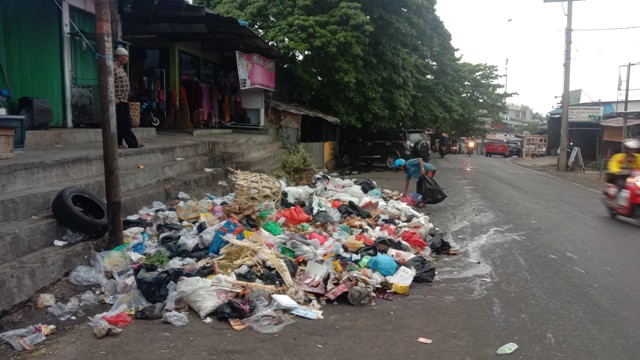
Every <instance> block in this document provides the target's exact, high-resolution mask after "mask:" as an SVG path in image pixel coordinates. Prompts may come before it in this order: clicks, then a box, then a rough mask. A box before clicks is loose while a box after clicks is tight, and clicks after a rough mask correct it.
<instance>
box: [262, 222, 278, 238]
mask: <svg viewBox="0 0 640 360" xmlns="http://www.w3.org/2000/svg"><path fill="white" fill-rule="evenodd" d="M263 228H264V229H265V230H267V231H268V232H269V233H271V234H273V235H275V236H278V235H282V229H281V228H280V225H278V223H277V222H268V223H266V224H264V226H263Z"/></svg>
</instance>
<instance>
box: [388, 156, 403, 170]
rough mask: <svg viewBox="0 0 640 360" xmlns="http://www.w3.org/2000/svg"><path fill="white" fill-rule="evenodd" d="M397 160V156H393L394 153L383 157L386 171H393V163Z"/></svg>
mask: <svg viewBox="0 0 640 360" xmlns="http://www.w3.org/2000/svg"><path fill="white" fill-rule="evenodd" d="M398 158H400V156H399V155H398V154H394V153H391V154H387V156H385V157H384V165H385V166H386V167H387V169H389V170H393V163H394V162H395V161H396V159H398Z"/></svg>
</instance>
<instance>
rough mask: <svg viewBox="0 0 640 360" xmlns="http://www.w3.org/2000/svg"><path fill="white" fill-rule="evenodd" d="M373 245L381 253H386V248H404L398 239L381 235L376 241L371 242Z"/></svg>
mask: <svg viewBox="0 0 640 360" xmlns="http://www.w3.org/2000/svg"><path fill="white" fill-rule="evenodd" d="M373 246H375V247H376V249H377V250H378V252H379V253H382V254H386V253H387V249H388V248H392V249H396V250H403V249H404V247H403V246H402V243H401V242H400V241H398V240H395V239H392V238H387V237H382V236H381V237H379V238H377V239H376V241H375V242H374V243H373Z"/></svg>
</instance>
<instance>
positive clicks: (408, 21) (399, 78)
mask: <svg viewBox="0 0 640 360" xmlns="http://www.w3.org/2000/svg"><path fill="white" fill-rule="evenodd" d="M435 3H436V1H435V0H393V1H389V0H366V1H365V0H346V1H339V0H298V1H296V0H194V4H200V5H206V6H207V7H209V8H211V9H214V10H215V11H216V12H218V13H220V14H224V15H228V16H233V17H236V18H238V19H242V20H246V21H248V22H249V23H250V26H251V27H252V29H253V30H254V31H255V32H256V33H258V34H260V36H261V37H262V38H263V39H264V40H266V41H268V42H269V43H271V44H272V45H273V46H274V47H275V48H277V49H278V50H279V52H280V53H281V54H282V58H280V59H278V60H277V63H278V69H277V72H276V74H277V77H278V78H277V82H278V84H279V91H281V92H282V93H281V94H276V96H279V97H281V98H286V99H288V100H289V102H293V103H298V104H300V105H302V106H305V107H308V108H311V109H318V110H320V111H323V112H325V113H328V114H331V115H334V116H336V117H338V118H340V119H341V120H342V124H343V125H346V126H352V127H377V128H392V127H408V128H425V127H437V128H438V129H439V130H442V131H456V132H457V133H459V134H463V133H464V134H473V133H478V132H480V131H481V129H482V125H483V124H484V120H483V119H485V118H488V119H495V118H497V115H498V114H499V113H500V112H501V111H503V110H504V109H505V104H504V103H505V99H506V98H508V97H509V96H510V95H511V94H505V93H502V92H501V91H500V89H501V88H502V86H501V85H499V82H498V80H499V78H500V76H499V75H498V74H497V68H496V67H495V66H489V65H486V64H470V63H463V62H461V61H460V59H459V58H457V57H456V55H455V49H454V48H453V46H452V45H451V35H450V34H449V32H448V31H447V29H446V28H445V26H444V24H443V23H442V21H441V20H440V18H439V17H438V15H437V14H436V11H435ZM282 84H286V86H282Z"/></svg>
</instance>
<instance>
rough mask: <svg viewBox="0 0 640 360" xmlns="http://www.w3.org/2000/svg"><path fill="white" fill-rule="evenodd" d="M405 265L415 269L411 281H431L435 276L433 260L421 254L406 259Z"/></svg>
mask: <svg viewBox="0 0 640 360" xmlns="http://www.w3.org/2000/svg"><path fill="white" fill-rule="evenodd" d="M405 266H406V267H408V268H413V269H415V271H416V275H415V277H414V278H413V281H415V282H417V283H425V282H432V281H433V279H434V278H435V277H436V268H435V266H433V262H431V260H429V259H427V258H424V257H422V256H416V257H414V258H413V259H411V260H409V261H407V263H406V265H405Z"/></svg>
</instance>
